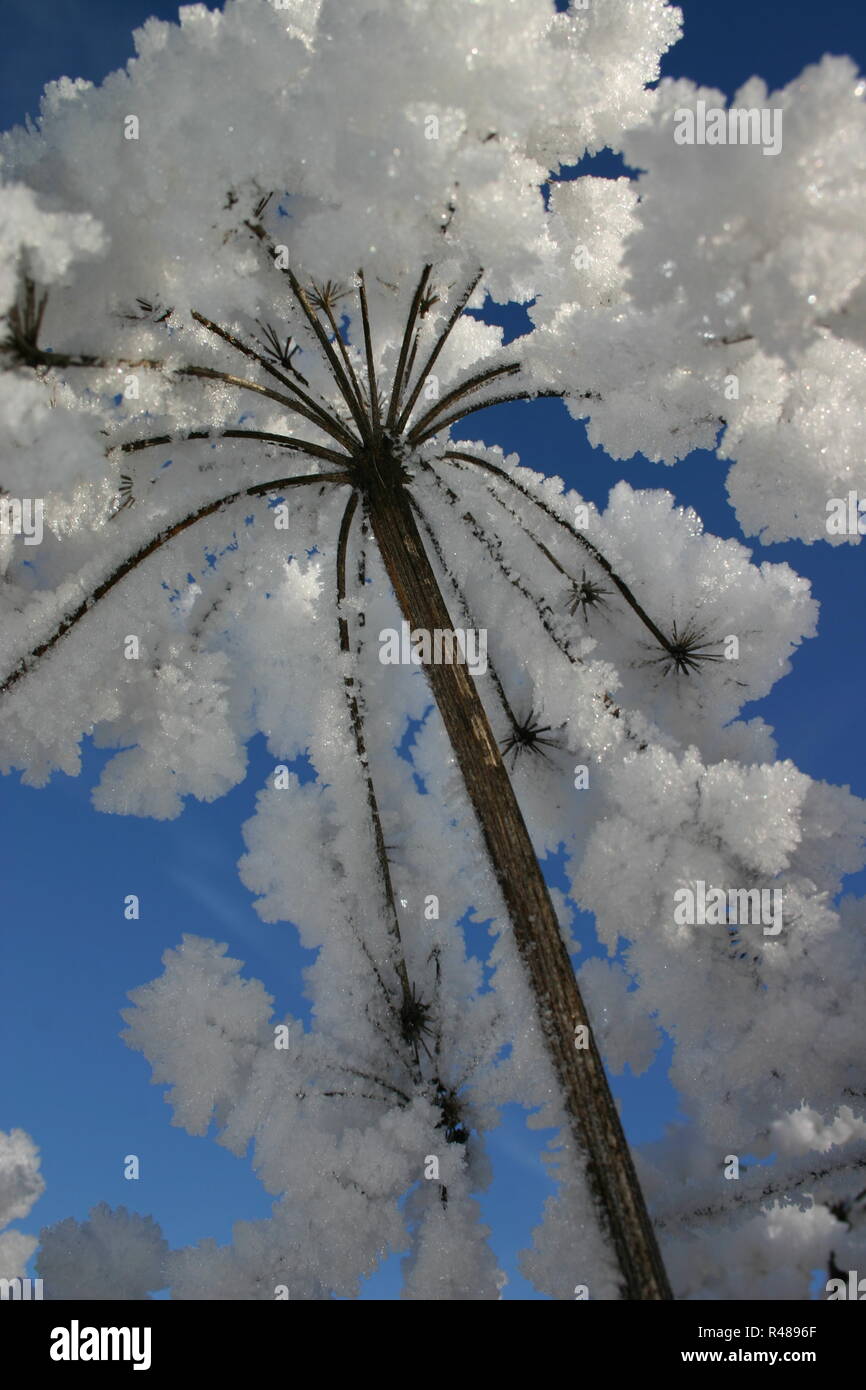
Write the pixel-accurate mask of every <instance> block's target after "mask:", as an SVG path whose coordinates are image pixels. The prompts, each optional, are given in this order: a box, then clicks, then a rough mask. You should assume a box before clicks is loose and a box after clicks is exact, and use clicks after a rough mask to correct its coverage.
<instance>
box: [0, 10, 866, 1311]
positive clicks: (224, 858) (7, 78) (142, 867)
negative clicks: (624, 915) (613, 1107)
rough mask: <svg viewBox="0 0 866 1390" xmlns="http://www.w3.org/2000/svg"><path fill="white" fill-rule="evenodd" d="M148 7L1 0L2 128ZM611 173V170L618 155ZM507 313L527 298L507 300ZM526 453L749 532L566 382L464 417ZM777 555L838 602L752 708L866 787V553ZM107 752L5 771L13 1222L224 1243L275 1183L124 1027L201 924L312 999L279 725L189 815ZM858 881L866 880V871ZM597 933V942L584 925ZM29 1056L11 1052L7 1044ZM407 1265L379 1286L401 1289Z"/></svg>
mask: <svg viewBox="0 0 866 1390" xmlns="http://www.w3.org/2000/svg"><path fill="white" fill-rule="evenodd" d="M683 8H684V10H685V16H686V35H687V37H686V38H685V40H684V41H683V42H682V43H681V44H680V45H678V46H677V47H676V48H675V49H674V50H673V51H672V53H671V54H670V55H668V58H667V59H666V61H665V65H664V71H665V73H666V74H670V75H672V76H690V77H693V78H695V79H696V80H700V81H702V82H704V83H708V84H710V85H714V86H718V87H720V88H722V89H723V90H725V91H726V92H728V93H729V94H730V93H732V92H733V91H734V90H735V89H736V88H737V86H739V85H740V84H741V83H742V82H743V81H745V80H746V79H747V78H748V77H750V76H751V75H752V74H753V73H758V74H760V75H761V76H763V77H765V78H766V79H767V81H768V82H769V83H770V85H771V86H778V85H781V84H783V83H785V82H788V81H789V80H790V79H791V78H792V77H794V76H795V75H796V74H797V73H798V72H799V71H800V70H801V68H802V67H803V66H804V65H805V64H806V63H807V62H811V61H815V60H817V59H818V58H820V57H821V55H822V54H823V53H825V52H832V53H849V54H851V55H852V56H853V57H854V58H855V59H856V60H857V61H858V62H859V64H860V66H861V68H866V11H864V10H863V9H861V8H859V7H855V6H853V5H852V4H851V3H850V0H822V3H821V4H820V5H817V6H816V5H814V4H813V3H806V0H789V3H786V4H785V5H784V6H780V5H779V3H778V0H726V3H725V4H724V5H715V4H709V3H708V0H686V3H685V4H684V6H683ZM150 14H157V15H158V16H160V17H162V18H165V19H175V18H176V14H177V7H176V5H174V4H164V3H151V2H150V0H37V3H35V4H34V3H33V0H3V7H2V17H0V128H4V129H5V128H6V127H8V126H9V125H12V124H14V123H16V122H18V121H21V120H22V119H23V117H24V115H25V113H26V112H28V111H29V112H30V113H32V114H35V113H36V111H37V108H38V99H39V93H40V91H41V88H42V86H43V85H44V83H45V82H46V81H49V80H51V79H54V78H57V77H60V76H62V75H67V76H70V77H79V76H83V77H87V78H90V79H93V80H99V79H100V78H101V77H103V76H104V75H105V74H106V73H107V72H108V71H110V70H111V69H112V68H115V67H117V66H120V65H121V64H122V63H123V62H124V61H125V59H126V58H127V57H129V56H130V55H131V53H132V44H131V41H130V38H129V33H130V30H131V29H132V28H133V27H135V26H136V25H138V24H140V23H142V22H143V21H144V19H145V18H147V16H148V15H150ZM599 172H607V170H606V169H603V168H601V169H599ZM511 321H512V322H516V321H519V316H517V318H515V316H514V315H512V317H511ZM464 434H465V435H466V436H467V437H473V438H478V437H484V438H485V439H486V440H488V441H489V442H490V443H496V444H500V445H502V446H503V447H505V448H506V449H508V450H509V451H511V450H516V451H517V452H519V453H520V455H521V457H522V459H523V461H524V462H525V463H526V464H527V465H528V466H530V467H533V468H537V469H540V470H542V471H544V472H547V473H559V474H560V475H561V476H563V477H564V478H565V479H566V481H567V482H568V483H569V484H570V485H573V486H575V487H578V488H579V489H580V490H581V491H582V492H583V493H584V494H585V495H586V496H588V497H590V498H592V499H593V500H594V501H596V502H599V503H601V504H604V503H605V501H606V498H607V494H608V491H609V489H610V487H611V486H612V485H613V484H614V483H615V482H616V481H617V479H618V478H620V477H624V478H626V479H627V480H628V481H629V482H630V483H631V484H632V485H633V486H637V487H666V488H668V489H670V490H671V491H672V492H673V493H674V494H675V496H676V500H677V502H678V503H681V504H685V505H691V506H694V507H695V508H696V510H697V511H698V512H699V513H700V515H701V516H702V517H703V518H704V521H705V523H706V525H707V528H708V529H709V530H711V531H714V532H715V533H717V534H719V535H723V536H737V537H738V538H739V539H745V538H744V537H742V535H741V533H740V532H739V530H738V528H737V526H736V523H735V521H734V518H733V514H732V512H731V510H730V508H729V506H728V504H727V500H726V497H725V491H724V476H725V472H726V466H725V465H723V464H721V463H719V462H718V461H717V460H715V459H714V458H713V457H712V456H711V455H709V454H701V455H693V456H692V457H691V458H689V459H688V460H686V461H684V462H683V463H681V464H679V465H677V466H676V467H674V468H664V467H661V466H659V465H653V464H650V463H647V462H646V461H642V460H640V459H638V460H635V461H632V462H631V463H628V464H625V465H623V464H619V463H617V464H615V463H613V462H611V461H610V460H608V459H607V458H606V457H605V455H604V454H602V453H601V452H600V451H599V450H593V449H591V448H590V447H589V445H588V444H587V442H586V438H585V434H584V430H583V427H582V426H580V425H578V424H575V423H574V422H572V421H570V420H569V419H568V417H567V416H566V414H565V411H564V409H563V407H562V406H561V405H560V404H559V403H557V402H550V401H539V402H535V403H532V404H531V405H528V404H521V405H513V406H506V407H500V408H497V409H496V410H494V411H490V412H488V413H487V414H486V415H485V416H483V417H481V418H480V419H479V420H476V421H473V422H472V423H471V425H470V426H469V428H467V429H466V430H465V431H464ZM747 544H749V545H750V546H751V548H752V549H753V550H754V552H755V559H756V561H758V562H759V563H760V562H761V561H762V560H765V559H769V560H773V561H781V560H787V561H788V562H789V563H790V564H791V565H792V566H793V568H794V569H795V570H797V572H798V573H800V574H803V575H805V576H807V577H808V578H809V579H810V580H811V582H812V586H813V593H814V595H815V596H816V597H817V598H818V599H819V601H820V602H821V605H822V608H821V619H820V627H819V636H818V638H817V640H812V641H810V642H807V643H805V644H804V646H803V647H802V648H801V649H800V651H799V652H798V653H797V655H796V657H795V658H794V663H793V672H792V674H791V675H790V676H789V677H787V678H786V679H785V680H784V681H783V682H781V684H780V685H779V686H778V687H777V688H776V690H775V691H774V692H773V693H772V695H771V696H770V697H769V698H768V699H766V700H764V701H761V702H760V703H759V704H756V705H754V706H753V707H751V708H750V710H749V711H747V713H749V714H753V713H760V714H761V715H762V716H763V717H764V718H765V719H766V720H767V721H768V722H769V723H770V724H772V725H773V726H774V727H775V729H776V735H777V738H778V742H779V751H780V755H781V756H783V757H791V758H793V759H794V761H795V762H796V763H797V764H798V766H800V767H801V768H803V770H804V771H806V772H808V773H809V774H810V775H812V776H814V777H818V778H823V779H826V780H827V781H830V782H836V783H840V784H843V785H845V784H847V785H850V786H851V787H852V790H854V791H855V792H858V793H859V794H860V795H862V796H866V772H864V766H863V757H862V751H861V746H862V710H863V690H864V673H866V640H864V639H866V605H864V603H863V593H864V578H866V561H864V556H866V549H864V547H863V546H860V547H856V548H855V547H841V548H833V549H831V548H830V547H829V546H812V547H807V546H804V545H801V544H799V543H791V544H788V545H782V546H772V547H769V548H767V549H766V550H765V549H764V548H763V547H761V546H760V545H757V544H755V543H754V542H747ZM105 757H106V755H105V754H102V753H99V752H97V751H96V750H93V749H92V748H88V750H87V752H86V756H85V759H84V770H83V773H82V775H81V776H80V777H78V778H75V779H72V778H68V777H65V776H61V775H58V776H55V777H54V778H53V779H52V781H51V783H50V784H49V786H48V787H46V788H43V789H39V790H33V789H30V788H23V787H21V786H20V784H19V782H18V778H17V776H14V777H8V778H5V779H0V817H2V824H3V827H4V829H3V846H4V851H5V853H4V856H3V870H2V872H3V915H2V929H0V959H2V973H0V1047H2V1055H3V1057H4V1059H6V1060H7V1066H6V1068H5V1069H4V1075H3V1078H2V1083H0V1129H3V1130H9V1129H11V1128H15V1127H20V1128H23V1129H25V1130H27V1131H28V1132H29V1133H30V1134H31V1135H32V1136H33V1138H34V1139H35V1140H36V1142H37V1144H38V1145H39V1146H40V1149H41V1151H42V1170H43V1174H44V1177H45V1179H46V1183H47V1189H46V1192H45V1195H44V1196H43V1197H42V1198H41V1200H40V1201H39V1203H38V1204H37V1205H36V1206H35V1207H34V1209H33V1211H32V1213H31V1215H30V1217H29V1218H28V1219H27V1220H25V1221H24V1222H20V1223H16V1224H17V1225H20V1227H21V1228H22V1229H25V1230H29V1231H36V1230H38V1228H39V1227H40V1226H42V1225H44V1224H50V1223H53V1222H55V1221H57V1220H59V1219H61V1218H63V1217H66V1216H70V1215H72V1216H76V1217H78V1218H79V1219H82V1218H84V1217H85V1216H86V1214H87V1212H88V1211H89V1209H90V1208H91V1207H92V1206H94V1205H95V1204H96V1203H97V1202H100V1201H107V1202H109V1203H110V1204H111V1205H113V1206H116V1205H120V1204H124V1205H126V1206H128V1207H130V1208H131V1209H133V1210H138V1211H141V1212H143V1213H150V1214H153V1215H154V1217H155V1218H156V1219H157V1220H158V1221H159V1222H160V1223H161V1225H162V1226H163V1229H164V1231H165V1233H166V1235H167V1237H168V1239H169V1241H170V1243H171V1244H172V1245H173V1246H177V1245H182V1244H187V1243H189V1242H192V1241H195V1240H199V1239H202V1238H204V1237H207V1236H211V1237H215V1238H216V1239H217V1240H218V1241H221V1242H222V1241H227V1240H228V1239H229V1238H230V1234H231V1225H232V1222H233V1221H235V1220H238V1219H251V1218H255V1217H259V1216H265V1215H267V1213H268V1210H269V1205H270V1199H269V1198H268V1197H267V1196H266V1194H264V1193H263V1192H262V1190H261V1188H260V1187H259V1185H258V1183H257V1182H256V1181H255V1178H254V1176H253V1175H252V1172H251V1170H250V1168H249V1165H248V1164H247V1163H245V1162H243V1161H240V1160H238V1159H236V1158H234V1157H233V1156H232V1155H230V1154H228V1153H227V1152H226V1151H224V1150H222V1149H220V1148H219V1147H218V1146H217V1145H216V1144H214V1143H213V1141H212V1140H209V1139H194V1138H191V1137H189V1136H187V1135H186V1134H184V1133H183V1132H182V1131H181V1130H179V1129H176V1128H174V1127H172V1126H171V1125H170V1123H169V1116H170V1112H169V1111H168V1109H167V1108H166V1106H165V1104H164V1102H163V1100H162V1088H156V1087H152V1086H150V1085H148V1079H149V1067H148V1066H147V1064H146V1063H145V1061H144V1059H143V1058H142V1057H141V1056H140V1055H139V1054H137V1053H132V1052H130V1051H129V1050H128V1049H127V1048H126V1047H125V1046H124V1045H123V1043H122V1042H121V1041H120V1040H119V1037H118V1033H119V1030H120V1028H121V1026H122V1024H121V1020H120V1018H119V1010H120V1009H121V1008H123V1007H124V1006H125V1005H126V1003H127V1000H126V992H127V991H128V990H129V989H131V988H133V987H134V986H136V985H139V984H142V983H144V982H145V981H147V980H150V979H153V978H154V977H155V976H156V975H157V974H158V973H159V972H160V956H161V954H162V952H163V951H164V950H165V948H166V947H168V946H173V945H175V944H176V943H177V942H178V941H179V939H180V936H181V934H182V933H183V932H194V933H197V934H200V935H203V936H213V937H216V938H217V939H219V940H224V941H228V942H229V947H230V953H231V954H232V955H233V956H239V957H240V958H241V959H243V960H244V961H245V962H246V971H245V973H248V974H250V975H253V976H256V977H258V978H260V979H262V980H263V981H264V983H265V986H266V988H267V989H268V990H269V991H270V992H271V993H272V994H273V995H274V996H275V1000H276V1008H277V1010H278V1011H280V1010H285V1009H291V1010H292V1011H293V1012H295V1013H303V1011H304V1004H303V999H302V996H301V993H300V985H301V981H300V969H301V968H302V966H303V964H304V963H305V961H306V959H308V958H307V957H306V956H305V954H304V953H303V952H302V951H301V950H300V949H299V948H298V946H297V943H296V940H295V933H294V930H293V929H292V928H291V927H290V926H287V925H286V924H281V925H276V926H273V925H266V924H263V923H262V922H261V921H260V920H259V918H258V917H257V916H256V914H255V913H254V912H253V910H252V906H251V899H250V895H249V894H248V893H247V891H246V890H245V889H244V888H243V887H242V885H241V884H240V882H239V880H238V878H237V873H236V869H235V864H236V862H237V859H238V857H239V855H240V853H241V852H242V849H243V845H242V841H241V834H240V828H241V825H242V824H243V822H244V820H246V819H247V818H248V817H249V816H250V815H251V813H252V809H253V803H254V798H255V793H256V791H257V789H258V788H259V787H260V786H261V785H262V783H263V781H264V778H265V776H266V775H267V773H268V772H269V771H270V770H271V769H272V765H273V764H272V760H271V759H269V758H268V757H267V756H266V754H265V752H264V748H263V744H262V740H261V739H257V740H254V742H253V744H252V745H251V746H250V762H249V775H248V777H247V780H246V782H245V783H244V784H243V785H242V786H241V787H238V788H236V789H235V790H234V791H233V792H232V793H230V794H229V795H228V796H226V797H224V798H223V799H222V800H221V801H219V802H216V803H214V804H212V805H208V806H203V805H200V804H199V803H197V802H190V803H189V804H188V805H187V809H186V810H185V812H184V814H183V816H182V817H181V818H180V819H179V820H177V821H173V822H167V823H157V822H152V821H146V820H139V819H132V818H125V817H120V816H107V815H100V814H98V813H96V812H95V811H93V810H92V808H91V806H90V801H89V797H90V790H91V788H92V786H93V785H94V783H95V782H96V781H97V780H98V777H99V773H100V769H101V767H102V765H103V763H104V761H105ZM849 887H853V888H855V889H856V891H858V892H860V893H862V892H864V891H866V876H864V875H859V876H858V878H857V880H850V881H849ZM128 893H137V894H139V895H140V898H141V905H142V911H141V919H140V921H138V922H127V921H125V920H124V917H123V912H122V903H123V898H124V896H125V895H126V894H128ZM585 945H586V949H587V950H592V949H593V945H592V940H591V932H590V931H587V933H586V941H585ZM13 1058H14V1062H12V1063H11V1064H8V1063H10V1061H11V1059H13ZM665 1066H666V1062H665V1058H664V1057H662V1058H661V1059H660V1061H659V1062H658V1063H657V1064H656V1066H655V1067H654V1068H653V1070H652V1072H651V1073H650V1075H649V1077H648V1078H643V1079H641V1080H640V1081H635V1080H634V1079H633V1078H625V1079H616V1080H615V1083H614V1089H615V1091H616V1093H617V1095H618V1096H620V1097H621V1098H622V1101H623V1107H624V1111H623V1113H624V1118H625V1122H626V1126H627V1129H628V1132H629V1135H630V1137H631V1138H632V1139H633V1140H634V1141H636V1142H639V1141H641V1140H643V1139H649V1138H653V1137H656V1136H657V1135H658V1134H659V1133H660V1132H661V1130H662V1128H663V1126H664V1124H665V1123H666V1122H667V1121H669V1120H670V1119H671V1118H672V1117H673V1115H674V1114H675V1112H676V1103H675V1097H674V1095H673V1093H672V1092H671V1090H670V1087H669V1085H668V1083H667V1081H666V1078H665ZM538 1144H539V1141H538V1138H537V1137H536V1136H534V1135H532V1134H529V1133H527V1131H526V1130H525V1129H524V1127H523V1122H522V1118H521V1116H520V1114H519V1112H515V1113H513V1114H511V1115H510V1116H509V1117H508V1120H507V1122H506V1124H505V1125H504V1126H503V1127H502V1129H501V1130H499V1131H497V1132H496V1133H495V1134H494V1135H492V1136H490V1140H489V1145H490V1152H491V1156H492V1158H493V1162H494V1165H495V1169H496V1174H497V1176H496V1179H495V1182H494V1186H493V1189H492V1190H491V1192H490V1193H489V1194H487V1195H486V1196H485V1197H484V1198H483V1202H484V1209H485V1214H486V1218H487V1220H488V1224H489V1225H490V1226H491V1227H492V1229H493V1237H492V1242H493V1245H494V1248H495V1249H496V1251H497V1254H498V1255H499V1257H500V1259H501V1261H502V1263H503V1265H504V1267H505V1268H506V1270H507V1271H508V1273H509V1277H510V1280H511V1282H510V1284H509V1286H508V1287H507V1289H506V1290H505V1297H506V1298H508V1297H512V1298H527V1297H532V1296H533V1295H532V1292H531V1290H530V1289H529V1288H528V1286H527V1285H526V1284H525V1283H524V1281H523V1280H522V1279H521V1277H520V1275H519V1273H518V1272H517V1270H516V1266H515V1262H514V1261H515V1252H516V1251H517V1250H519V1249H520V1248H521V1246H523V1245H524V1244H526V1243H527V1240H528V1237H529V1232H530V1230H531V1228H532V1226H533V1224H535V1222H536V1220H537V1218H538V1214H539V1211H540V1206H541V1203H542V1201H543V1198H544V1196H545V1194H546V1192H547V1190H548V1188H547V1185H546V1182H545V1178H544V1175H543V1172H541V1171H540V1165H539V1163H538V1159H537V1150H538ZM130 1153H135V1154H137V1155H139V1158H140V1161H141V1178H140V1180H139V1181H138V1182H135V1183H132V1182H128V1181H125V1180H124V1178H123V1175H122V1172H123V1159H124V1156H125V1155H126V1154H130ZM397 1287H398V1279H397V1277H396V1273H395V1271H394V1269H393V1267H392V1268H390V1269H386V1270H385V1271H384V1272H383V1273H381V1274H380V1275H378V1276H377V1277H376V1278H375V1279H374V1280H373V1281H372V1282H371V1285H370V1287H369V1289H368V1290H367V1296H370V1297H393V1296H394V1293H395V1289H396V1288H397Z"/></svg>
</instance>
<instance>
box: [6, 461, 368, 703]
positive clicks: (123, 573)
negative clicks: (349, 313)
mask: <svg viewBox="0 0 866 1390" xmlns="http://www.w3.org/2000/svg"><path fill="white" fill-rule="evenodd" d="M348 482H351V478H350V476H349V474H348V473H308V474H306V475H305V476H304V477H302V478H275V479H273V481H271V482H269V483H254V484H253V486H252V487H247V488H243V489H241V490H240V491H238V492H230V493H228V494H226V496H224V497H217V498H216V500H215V501H213V502H206V503H205V505H204V506H202V507H198V508H196V510H195V511H194V512H189V513H188V515H187V516H184V517H181V518H180V520H178V521H174V522H172V523H171V525H169V526H166V527H165V528H164V529H163V530H162V531H160V532H159V534H158V535H156V536H153V537H152V539H151V540H149V541H145V543H144V545H142V546H140V547H139V548H138V550H136V551H134V552H133V553H132V554H131V555H129V556H127V558H126V559H125V560H123V561H122V562H121V563H120V564H119V565H117V566H116V567H115V568H114V569H113V570H112V571H111V573H110V574H109V575H107V576H106V577H105V579H103V580H102V581H101V582H100V583H99V584H97V585H96V587H95V588H94V589H92V590H91V592H90V593H89V594H88V596H87V598H86V599H84V600H82V602H81V603H80V604H79V605H78V606H77V608H73V609H72V610H71V611H70V612H69V613H67V614H66V615H65V617H63V618H61V620H60V622H59V623H58V624H57V626H56V627H55V628H54V631H53V632H52V633H51V634H50V635H49V636H48V637H46V638H45V640H44V641H43V642H40V643H39V644H38V646H36V647H34V648H33V649H32V651H30V652H29V653H28V655H27V656H25V657H22V659H21V660H20V661H19V662H18V664H17V666H15V668H14V669H13V670H12V671H11V672H10V673H9V675H8V676H6V678H5V680H3V681H2V682H0V695H5V693H6V691H7V690H11V689H12V688H13V686H15V685H17V684H18V682H19V681H20V680H21V679H22V678H23V677H24V676H26V675H27V674H28V673H29V672H30V671H32V670H33V668H34V666H36V664H37V663H38V662H39V660H40V659H41V658H42V657H43V656H45V655H46V654H47V653H48V652H50V651H51V649H52V648H53V647H56V645H57V643H58V642H59V641H60V639H61V638H62V637H65V636H66V634H67V633H68V632H70V631H71V630H72V628H74V627H75V626H76V625H77V624H78V623H80V622H81V619H82V618H85V617H86V616H87V614H88V613H90V612H92V611H93V609H94V607H95V606H96V604H98V603H99V602H100V601H101V600H102V599H104V598H105V597H106V595H108V594H110V593H111V591H112V589H114V588H116V587H117V585H118V584H119V583H120V582H121V580H123V579H125V578H126V577H127V575H128V574H131V573H132V571H133V570H135V569H137V568H138V566H139V565H140V564H142V563H143V561H145V560H147V559H148V557H149V556H151V555H155V554H156V552H157V551H158V550H161V549H162V548H163V546H165V545H168V543H169V541H173V540H174V538H175V536H179V535H181V534H182V533H183V532H184V531H188V530H189V528H190V527H191V526H195V525H196V523H197V522H199V521H204V519H205V518H206V517H208V516H213V515H214V514H215V513H216V512H219V511H222V510H223V508H226V507H230V506H231V505H232V503H234V502H239V501H241V499H242V498H244V497H264V496H266V495H267V493H269V492H283V491H285V490H286V489H287V488H293V487H303V486H305V485H306V484H308V483H348Z"/></svg>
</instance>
